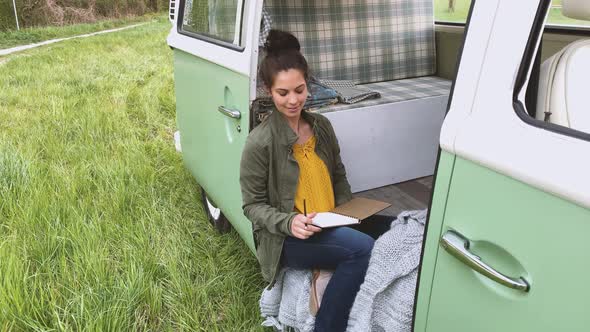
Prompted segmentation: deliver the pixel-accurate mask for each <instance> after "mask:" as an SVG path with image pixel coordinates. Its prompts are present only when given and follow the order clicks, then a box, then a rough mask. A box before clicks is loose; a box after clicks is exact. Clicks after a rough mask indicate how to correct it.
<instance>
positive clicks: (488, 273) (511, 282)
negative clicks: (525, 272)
mask: <svg viewBox="0 0 590 332" xmlns="http://www.w3.org/2000/svg"><path fill="white" fill-rule="evenodd" d="M440 244H441V246H442V247H443V248H444V249H445V250H446V251H447V252H448V253H450V254H451V255H453V256H455V258H457V259H458V260H459V261H461V262H463V263H464V264H466V265H467V266H469V267H470V268H471V269H473V270H475V271H476V272H479V273H480V274H482V275H483V276H485V277H487V278H489V279H491V280H493V281H495V282H497V283H499V284H501V285H504V286H506V287H509V288H513V289H516V290H520V291H523V292H528V291H529V290H530V289H531V286H530V284H529V283H528V282H527V281H526V280H525V279H524V278H523V277H518V278H511V277H508V276H506V275H504V274H502V273H500V272H498V271H497V270H496V269H494V268H493V267H491V266H489V265H488V264H486V263H485V262H484V261H482V260H481V258H480V257H479V256H477V255H475V254H474V253H472V252H471V251H470V250H469V246H470V244H471V243H470V241H469V239H468V238H466V237H464V236H463V235H461V234H459V233H457V232H455V231H452V230H449V231H447V232H446V233H445V234H444V235H443V236H442V237H441V239H440Z"/></svg>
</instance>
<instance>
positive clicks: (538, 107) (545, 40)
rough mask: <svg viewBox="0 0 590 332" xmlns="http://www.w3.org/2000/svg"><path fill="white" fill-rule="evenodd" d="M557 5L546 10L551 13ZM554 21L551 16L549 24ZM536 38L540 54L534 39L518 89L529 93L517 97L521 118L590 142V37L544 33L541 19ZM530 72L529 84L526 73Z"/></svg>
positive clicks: (560, 31)
mask: <svg viewBox="0 0 590 332" xmlns="http://www.w3.org/2000/svg"><path fill="white" fill-rule="evenodd" d="M554 3H555V1H553V3H552V4H551V6H550V7H549V8H547V7H544V9H545V10H548V11H549V13H551V12H552V11H553V9H554V8H553V7H554ZM545 6H546V5H545ZM560 15H561V8H560ZM562 16H563V15H562ZM580 16H584V15H580ZM586 16H588V19H589V21H583V22H585V23H586V24H589V23H590V13H587V14H586ZM551 17H552V16H551V14H550V15H549V16H548V19H547V24H548V23H549V22H550V19H551ZM553 17H554V18H555V17H557V15H553ZM568 29H569V31H568ZM534 34H535V37H538V36H539V35H540V34H542V38H541V41H542V42H541V44H540V48H539V51H538V52H536V54H534V53H535V46H536V40H538V39H537V38H531V40H530V41H529V44H528V45H527V50H526V51H525V57H524V59H523V62H522V65H521V66H522V67H521V68H520V74H519V78H518V84H517V85H516V88H517V90H516V92H518V91H524V92H525V93H524V94H521V93H515V97H517V99H516V100H515V107H516V112H517V114H518V115H519V116H520V118H521V119H523V120H524V121H525V122H527V123H530V124H532V125H534V126H537V127H541V128H544V129H546V130H550V131H553V132H558V133H562V134H566V135H569V136H574V137H577V138H581V139H585V140H590V113H588V112H587V109H588V108H587V88H586V84H585V81H586V80H587V77H589V76H590V33H588V31H580V30H575V29H571V28H569V27H568V28H566V27H563V28H560V29H557V30H555V31H551V30H549V31H548V30H543V21H542V19H539V22H537V24H536V26H535V27H534ZM529 72H530V76H529V78H528V80H527V79H526V76H527V75H526V73H529ZM525 84H526V86H525Z"/></svg>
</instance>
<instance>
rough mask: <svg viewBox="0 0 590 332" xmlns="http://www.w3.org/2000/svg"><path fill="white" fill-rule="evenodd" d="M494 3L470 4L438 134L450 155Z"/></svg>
mask: <svg viewBox="0 0 590 332" xmlns="http://www.w3.org/2000/svg"><path fill="white" fill-rule="evenodd" d="M498 2H499V0H490V1H475V2H474V3H473V4H472V8H471V11H472V13H471V17H470V22H471V24H470V25H469V26H468V27H467V32H466V36H465V42H464V45H463V50H462V53H461V60H460V63H459V70H458V72H457V78H458V79H456V80H455V82H454V86H453V96H452V103H451V105H450V107H449V109H448V110H447V115H446V117H445V121H444V122H443V125H442V129H441V133H440V145H441V147H442V148H443V149H445V150H447V151H449V152H450V153H453V154H454V153H455V146H454V145H455V138H456V136H457V134H458V132H459V131H460V130H461V129H462V126H463V122H464V121H465V119H466V118H467V117H468V116H469V114H470V113H471V111H472V108H473V102H474V99H475V97H476V94H477V87H478V82H479V79H480V77H481V70H482V66H483V63H484V62H485V61H486V51H487V49H488V41H489V38H490V34H491V32H492V29H493V26H494V20H495V17H496V16H495V13H496V10H497V7H498Z"/></svg>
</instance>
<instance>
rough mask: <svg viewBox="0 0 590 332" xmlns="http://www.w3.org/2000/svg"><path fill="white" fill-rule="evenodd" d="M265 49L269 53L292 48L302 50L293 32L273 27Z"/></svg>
mask: <svg viewBox="0 0 590 332" xmlns="http://www.w3.org/2000/svg"><path fill="white" fill-rule="evenodd" d="M264 49H265V50H266V53H268V54H279V53H281V52H285V51H290V50H295V51H300V50H301V45H300V44H299V41H298V40H297V38H296V37H295V36H293V34H291V33H289V32H286V31H281V30H275V29H272V30H270V32H269V33H268V38H267V39H266V43H265V44H264Z"/></svg>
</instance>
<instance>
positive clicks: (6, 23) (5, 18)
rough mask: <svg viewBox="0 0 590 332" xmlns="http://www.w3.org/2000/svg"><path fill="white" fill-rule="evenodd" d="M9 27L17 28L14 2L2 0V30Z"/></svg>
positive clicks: (0, 28) (0, 21)
mask: <svg viewBox="0 0 590 332" xmlns="http://www.w3.org/2000/svg"><path fill="white" fill-rule="evenodd" d="M8 29H16V21H15V20H14V11H13V10H12V2H11V1H9V0H5V1H0V31H1V30H8Z"/></svg>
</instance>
